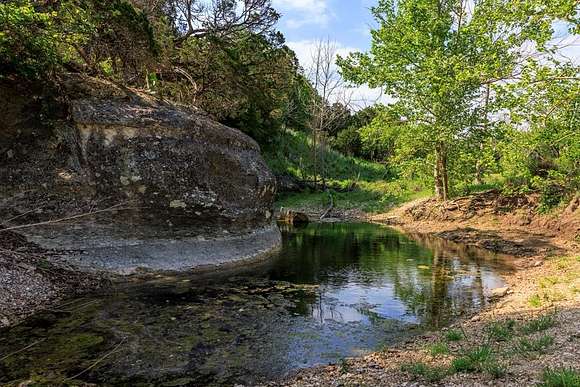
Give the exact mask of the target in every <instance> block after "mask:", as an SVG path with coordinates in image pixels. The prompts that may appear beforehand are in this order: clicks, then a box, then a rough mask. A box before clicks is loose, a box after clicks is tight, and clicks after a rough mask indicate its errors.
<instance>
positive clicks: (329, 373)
mask: <svg viewBox="0 0 580 387" xmlns="http://www.w3.org/2000/svg"><path fill="white" fill-rule="evenodd" d="M534 200H535V199H534V198H533V197H532V198H523V199H522V198H519V199H517V200H515V199H509V198H508V199H506V198H503V197H501V195H499V194H498V193H497V192H493V191H490V192H487V193H483V194H480V195H474V196H471V197H467V198H459V199H457V200H455V201H450V202H447V203H444V204H440V203H437V202H434V201H433V200H431V199H423V200H418V201H415V202H411V203H407V204H406V205H404V206H402V207H400V208H397V209H395V210H393V211H391V212H389V213H386V214H380V215H374V216H369V220H370V221H373V222H378V223H383V224H389V225H392V226H394V227H397V228H401V229H403V230H405V231H408V232H414V233H416V232H420V233H427V234H432V235H436V236H440V237H442V238H445V239H449V240H453V241H456V242H461V243H465V244H468V245H474V246H478V247H482V248H485V249H488V250H492V251H495V252H499V253H506V254H510V255H512V256H513V257H514V260H515V262H514V266H515V267H517V268H518V270H517V271H516V272H514V273H513V274H510V275H507V276H506V277H505V278H504V279H505V280H506V283H508V284H509V287H508V288H506V289H502V290H500V292H499V293H498V297H497V301H496V302H495V303H493V304H492V305H491V306H490V307H489V308H487V309H486V310H483V311H481V312H479V313H477V314H475V315H473V316H465V318H464V319H463V320H461V321H459V322H458V323H456V324H455V325H454V326H452V327H450V328H446V329H445V330H442V331H438V332H432V333H429V334H426V335H423V336H421V337H418V338H415V339H413V340H412V341H410V342H407V343H403V344H400V345H399V346H396V347H393V348H386V349H385V350H383V351H381V352H376V353H373V354H371V355H368V356H365V357H362V358H352V359H346V360H345V361H344V362H342V363H341V364H337V365H330V366H323V367H317V368H314V369H307V370H303V371H300V372H298V373H297V374H296V375H294V376H292V377H291V378H289V379H287V380H283V381H277V382H273V383H271V384H269V385H270V386H422V385H446V386H487V385H494V386H527V385H536V384H537V383H539V382H541V380H542V375H543V373H544V370H545V369H546V368H559V367H564V368H568V367H571V368H575V369H576V371H577V372H578V369H579V367H580V333H579V332H580V243H579V242H580V237H579V236H578V235H580V234H579V231H580V210H579V208H578V207H579V203H580V199H579V198H575V199H574V200H573V201H572V202H571V204H570V205H569V206H567V207H566V208H564V209H561V210H560V211H559V212H558V213H557V214H555V215H546V216H539V215H536V214H537V212H536V210H537V204H536V203H535V202H534ZM538 321H544V322H545V321H548V322H549V323H547V324H545V326H541V329H531V328H530V327H531V326H533V325H532V324H534V323H537V322H538ZM493 327H503V331H502V332H504V333H505V334H506V337H498V334H497V333H494V332H496V330H495V329H494V328H493ZM498 329H499V328H498ZM449 330H453V331H456V332H460V333H461V336H462V338H461V339H460V340H459V341H450V340H449V339H448V338H447V332H449ZM506 332H507V333H506ZM434 345H436V346H438V347H443V348H444V350H442V352H444V353H439V354H436V353H434V352H433V348H434ZM482 346H487V347H488V348H489V349H490V350H491V355H489V356H488V358H487V359H488V360H489V361H486V362H485V363H481V364H480V365H479V366H475V369H473V370H471V371H458V370H457V369H456V368H454V366H453V364H457V360H456V359H460V358H464V357H465V356H466V355H467V354H468V353H469V352H470V351H472V350H474V349H477V348H481V347H482ZM454 361H455V362H456V363H454Z"/></svg>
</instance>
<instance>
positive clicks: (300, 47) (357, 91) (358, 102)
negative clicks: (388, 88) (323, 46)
mask: <svg viewBox="0 0 580 387" xmlns="http://www.w3.org/2000/svg"><path fill="white" fill-rule="evenodd" d="M287 44H288V47H290V48H291V49H292V50H293V51H294V52H295V53H296V56H297V57H298V61H299V62H300V65H301V66H302V68H304V70H305V72H306V73H308V69H309V68H311V67H312V63H313V60H312V57H313V55H312V54H313V52H315V50H316V46H317V42H316V41H315V40H300V41H294V42H288V43H287ZM334 44H335V47H336V54H337V55H340V56H342V57H345V56H347V55H348V54H349V53H351V52H356V51H360V50H359V49H357V48H354V47H347V46H343V45H341V44H340V43H338V42H334ZM339 94H341V95H342V94H349V95H351V105H352V109H353V110H359V109H362V108H364V107H366V106H369V105H373V104H375V103H379V102H380V103H383V104H388V103H391V102H393V101H394V100H393V98H391V97H389V96H387V95H385V94H384V93H383V92H382V90H381V89H371V88H370V87H368V86H366V85H362V86H345V87H344V88H343V90H342V93H339Z"/></svg>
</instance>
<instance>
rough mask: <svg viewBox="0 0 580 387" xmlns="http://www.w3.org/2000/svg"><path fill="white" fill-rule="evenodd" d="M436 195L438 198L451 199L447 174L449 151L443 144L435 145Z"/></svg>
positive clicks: (442, 199) (440, 199) (441, 199)
mask: <svg viewBox="0 0 580 387" xmlns="http://www.w3.org/2000/svg"><path fill="white" fill-rule="evenodd" d="M434 173H435V195H436V196H437V200H439V201H445V200H447V199H449V178H448V175H447V152H446V150H445V147H444V146H443V145H442V144H437V145H436V147H435V170H434Z"/></svg>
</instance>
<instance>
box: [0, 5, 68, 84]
mask: <svg viewBox="0 0 580 387" xmlns="http://www.w3.org/2000/svg"><path fill="white" fill-rule="evenodd" d="M57 16H58V15H57V13H56V12H52V11H50V10H48V11H46V12H43V11H39V10H37V9H35V7H34V6H33V4H32V2H31V1H24V0H23V1H13V2H4V3H0V28H1V30H0V70H1V72H0V76H2V75H4V74H10V73H16V74H19V75H23V76H27V77H39V76H40V75H41V74H43V73H44V72H46V71H48V70H49V69H52V68H54V67H55V66H57V65H58V64H60V62H61V57H60V55H59V52H58V42H57V41H56V40H55V39H54V35H55V34H56V33H57V32H58V30H57V28H56V27H55V22H56V18H57Z"/></svg>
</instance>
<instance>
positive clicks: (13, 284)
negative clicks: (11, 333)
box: [0, 228, 107, 327]
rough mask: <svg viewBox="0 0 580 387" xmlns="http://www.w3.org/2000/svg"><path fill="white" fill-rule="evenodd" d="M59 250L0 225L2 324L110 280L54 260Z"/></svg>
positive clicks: (0, 318)
mask: <svg viewBox="0 0 580 387" xmlns="http://www.w3.org/2000/svg"><path fill="white" fill-rule="evenodd" d="M57 254H58V252H57V251H56V250H47V249H43V248H41V247H39V246H38V245H36V244H34V243H31V242H29V241H27V240H26V238H25V237H23V236H22V235H20V234H17V233H14V232H11V231H5V230H4V231H3V229H2V228H0V327H5V326H9V325H13V324H16V323H18V322H19V321H21V320H22V319H24V318H26V317H27V316H29V315H31V314H33V313H35V312H37V311H39V310H41V309H46V308H50V307H51V305H53V304H55V303H56V302H58V301H60V300H62V299H63V298H66V297H69V296H74V295H76V294H81V293H84V292H87V291H89V290H93V289H96V288H98V287H100V286H102V285H103V284H105V283H106V282H107V281H106V279H105V278H103V277H102V276H97V275H89V274H86V273H79V272H78V271H75V270H74V269H73V268H70V267H67V266H65V265H63V264H55V263H53V262H51V260H50V259H49V258H51V257H52V256H55V255H57Z"/></svg>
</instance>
